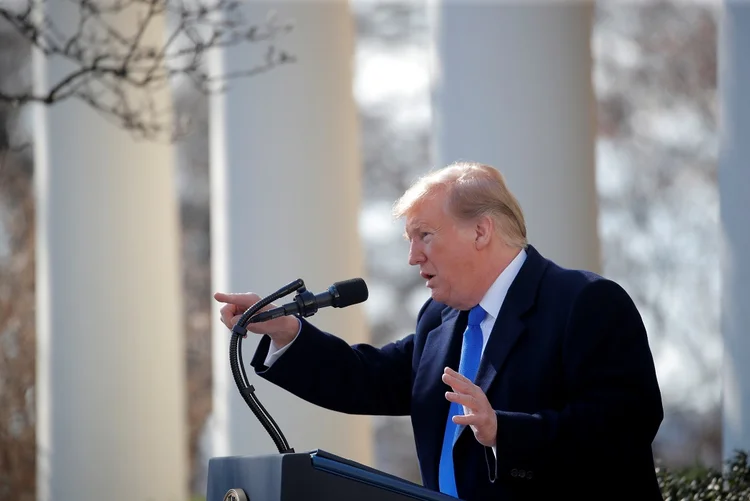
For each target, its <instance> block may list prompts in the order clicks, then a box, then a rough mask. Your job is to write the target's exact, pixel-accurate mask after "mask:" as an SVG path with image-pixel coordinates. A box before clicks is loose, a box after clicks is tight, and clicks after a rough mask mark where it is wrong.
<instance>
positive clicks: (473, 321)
mask: <svg viewBox="0 0 750 501" xmlns="http://www.w3.org/2000/svg"><path fill="white" fill-rule="evenodd" d="M486 315H487V312H486V311H484V309H482V307H481V306H479V305H476V306H475V307H473V308H472V309H471V310H469V325H471V326H479V324H481V323H482V320H484V317H485V316H486Z"/></svg>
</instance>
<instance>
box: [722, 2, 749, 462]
mask: <svg viewBox="0 0 750 501" xmlns="http://www.w3.org/2000/svg"><path fill="white" fill-rule="evenodd" d="M722 15H723V19H722V23H721V37H720V42H721V43H720V45H719V92H720V96H721V100H722V108H721V121H722V124H721V126H722V144H721V151H720V161H719V190H720V194H721V222H722V226H723V233H724V245H725V247H724V255H723V256H722V258H723V263H722V275H723V291H722V293H723V294H722V295H723V297H722V299H721V301H722V332H723V336H724V370H723V393H722V398H723V455H724V457H725V458H729V457H731V456H733V455H734V451H735V449H744V450H745V451H748V450H750V363H748V361H750V261H749V260H748V256H750V142H748V137H750V101H748V99H747V95H746V91H747V89H748V88H750V59H749V58H748V52H750V6H749V5H748V4H747V3H745V2H735V1H727V2H725V3H724V12H723V13H722Z"/></svg>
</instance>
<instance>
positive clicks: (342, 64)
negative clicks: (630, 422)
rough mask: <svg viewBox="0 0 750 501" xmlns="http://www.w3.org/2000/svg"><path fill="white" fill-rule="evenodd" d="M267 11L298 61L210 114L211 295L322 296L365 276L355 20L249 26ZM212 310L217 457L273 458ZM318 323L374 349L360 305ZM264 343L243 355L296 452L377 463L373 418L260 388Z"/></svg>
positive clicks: (299, 18)
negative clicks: (256, 366)
mask: <svg viewBox="0 0 750 501" xmlns="http://www.w3.org/2000/svg"><path fill="white" fill-rule="evenodd" d="M269 10H275V11H276V13H277V16H278V19H279V20H281V21H283V20H288V19H291V20H293V21H294V29H293V31H292V32H291V33H290V34H289V35H287V36H285V37H284V38H283V39H281V40H279V45H280V46H283V47H284V48H285V50H287V51H288V52H290V53H291V54H293V55H294V56H295V57H296V58H297V62H295V63H292V64H290V65H284V66H281V67H278V68H276V69H274V70H272V71H270V72H268V73H264V74H260V75H257V76H254V77H251V78H247V79H241V80H235V81H232V82H230V86H229V88H228V90H227V92H226V93H224V94H222V95H216V96H214V98H213V101H212V109H211V148H212V151H211V183H212V192H211V197H212V199H211V210H212V218H211V231H212V240H211V253H212V273H213V275H212V276H213V289H214V290H218V291H231V292H245V291H253V292H257V293H258V294H260V295H261V296H266V295H268V294H270V293H272V292H274V291H275V290H277V289H278V288H280V287H281V286H282V285H285V284H287V283H289V282H291V281H293V280H295V279H297V278H302V279H303V280H304V281H305V284H306V285H307V288H308V289H309V290H311V291H313V292H315V293H318V292H322V291H324V290H325V289H327V288H328V286H330V285H331V284H332V283H333V282H336V281H339V280H343V279H347V278H352V277H358V276H362V274H363V269H364V267H363V256H362V250H361V245H360V238H359V234H358V229H357V222H358V216H359V210H360V191H361V186H360V175H361V172H360V171H361V159H360V150H359V139H358V136H359V124H358V122H357V118H356V117H357V110H356V107H355V103H354V99H353V96H352V71H353V61H352V56H353V36H354V26H353V19H352V17H351V14H350V11H349V7H348V5H347V3H346V2H344V1H341V0H335V1H333V0H332V1H327V2H290V1H286V2H278V3H273V2H248V3H247V4H245V5H244V6H243V12H242V13H243V15H244V16H245V17H246V18H247V19H260V20H262V19H264V18H265V17H266V14H267V12H268V11H269ZM261 55H262V52H261V53H259V55H258V56H257V57H256V58H255V61H259V60H260V57H261ZM215 56H216V57H215V59H214V60H213V64H214V68H213V71H214V73H215V74H228V73H233V72H235V71H241V70H244V69H247V68H248V67H249V66H252V64H253V63H254V59H253V57H254V56H253V52H251V51H248V49H247V47H245V48H233V49H229V50H225V51H223V52H221V53H218V54H215ZM292 297H293V296H292V295H290V296H288V297H287V298H284V300H283V301H279V302H278V303H283V302H288V301H290V300H291V299H292ZM214 306H215V308H214V312H213V313H214V315H213V318H214V324H213V339H214V343H213V348H212V349H213V370H214V372H213V377H214V379H213V380H214V401H213V415H212V418H211V423H210V427H209V439H210V442H211V444H212V445H211V447H209V451H207V452H208V455H209V456H226V455H236V454H241V455H257V454H273V453H276V452H277V451H276V447H275V446H274V444H273V442H272V441H271V439H270V437H269V436H268V435H267V433H266V431H265V430H264V429H263V428H262V427H261V425H260V424H259V423H258V421H257V420H256V418H255V416H254V415H253V414H252V412H251V410H250V409H249V408H248V407H247V405H246V404H245V402H244V401H243V400H242V399H241V397H240V395H239V393H238V390H237V388H236V386H235V383H234V380H233V379H232V374H231V371H230V366H229V355H228V353H229V350H228V348H229V341H230V333H229V331H228V330H227V328H226V327H225V326H223V325H222V324H221V323H220V322H219V308H220V306H221V305H219V304H215V305H214ZM310 320H311V321H312V322H313V323H315V324H316V325H318V326H319V327H321V328H323V329H325V330H328V331H329V332H332V333H334V334H336V335H338V336H340V337H343V338H344V339H346V340H347V341H349V342H351V343H356V342H362V341H365V340H366V339H367V335H366V326H365V316H364V309H363V307H362V306H361V305H355V306H351V307H349V308H346V309H335V310H334V309H332V308H328V309H324V310H321V311H319V312H318V313H317V314H316V316H314V317H312V318H311V319H310ZM258 339H259V337H258V336H254V335H253V336H248V338H247V339H246V340H245V341H244V342H243V347H244V350H243V352H244V359H245V363H246V367H247V369H248V376H249V379H250V382H251V384H253V385H254V386H255V388H256V390H257V395H258V397H259V399H260V400H261V402H262V403H263V404H264V406H265V407H266V408H267V409H268V411H269V412H270V414H271V416H273V418H274V419H275V420H276V422H277V423H278V424H279V426H280V428H281V430H282V432H283V433H284V435H285V436H286V437H287V439H288V441H289V443H290V445H291V446H292V447H293V448H294V449H295V450H296V451H305V450H311V449H315V448H321V449H326V450H328V451H330V452H333V453H335V454H338V455H341V456H345V457H348V458H350V459H354V460H356V461H360V462H364V463H370V461H371V445H370V442H371V431H370V424H369V418H367V417H357V416H349V415H343V414H337V413H334V412H331V411H328V410H325V409H321V408H317V407H315V406H313V405H311V404H309V403H307V402H304V401H302V400H301V399H298V398H296V397H294V396H292V395H290V394H289V393H287V392H286V391H284V390H281V389H279V388H277V387H275V386H273V385H271V384H268V383H266V382H265V381H264V380H262V379H261V378H259V377H257V376H255V375H254V372H253V371H252V367H251V366H250V365H249V362H250V359H251V357H252V354H253V353H254V351H255V348H256V346H257V342H258ZM311 376H312V377H314V375H311Z"/></svg>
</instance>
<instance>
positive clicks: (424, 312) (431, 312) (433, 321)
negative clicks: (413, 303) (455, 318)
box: [417, 298, 450, 331]
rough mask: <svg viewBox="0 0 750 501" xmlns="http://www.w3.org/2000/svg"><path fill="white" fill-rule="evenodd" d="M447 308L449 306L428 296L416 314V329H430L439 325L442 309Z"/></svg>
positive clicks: (441, 318)
mask: <svg viewBox="0 0 750 501" xmlns="http://www.w3.org/2000/svg"><path fill="white" fill-rule="evenodd" d="M448 308H450V306H447V305H445V304H443V303H439V302H438V301H435V300H434V299H432V298H429V299H428V300H427V301H425V303H424V304H423V305H422V308H421V309H420V310H419V314H418V315H417V331H422V330H426V331H430V330H432V329H434V328H435V327H437V326H438V325H440V324H441V323H442V321H443V311H444V310H446V309H448Z"/></svg>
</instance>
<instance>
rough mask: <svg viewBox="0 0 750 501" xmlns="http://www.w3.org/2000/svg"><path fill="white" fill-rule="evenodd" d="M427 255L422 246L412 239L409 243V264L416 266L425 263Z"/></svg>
mask: <svg viewBox="0 0 750 501" xmlns="http://www.w3.org/2000/svg"><path fill="white" fill-rule="evenodd" d="M424 261H425V255H424V252H422V246H421V244H420V243H419V242H417V241H416V240H412V241H411V242H410V243H409V264H410V265H411V266H415V265H418V264H421V263H424Z"/></svg>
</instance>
